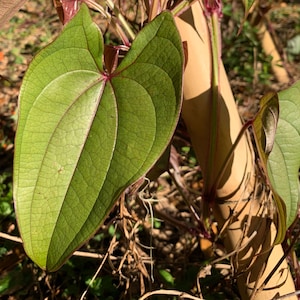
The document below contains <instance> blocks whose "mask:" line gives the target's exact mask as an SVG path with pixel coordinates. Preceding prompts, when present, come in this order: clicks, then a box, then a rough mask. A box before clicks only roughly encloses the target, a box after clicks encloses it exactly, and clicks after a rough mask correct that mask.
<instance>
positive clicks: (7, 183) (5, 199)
mask: <svg viewBox="0 0 300 300" xmlns="http://www.w3.org/2000/svg"><path fill="white" fill-rule="evenodd" d="M12 204H13V203H12V183H11V174H9V173H2V174H0V221H2V220H3V219H4V218H6V217H7V216H9V215H11V214H12V213H13V211H14V210H13V205H12Z"/></svg>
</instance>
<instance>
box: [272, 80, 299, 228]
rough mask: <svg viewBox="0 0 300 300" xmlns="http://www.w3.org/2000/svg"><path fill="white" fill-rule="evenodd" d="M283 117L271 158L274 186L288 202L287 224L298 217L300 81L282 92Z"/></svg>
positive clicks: (281, 111) (286, 202)
mask: <svg viewBox="0 0 300 300" xmlns="http://www.w3.org/2000/svg"><path fill="white" fill-rule="evenodd" d="M278 96H279V103H280V118H279V122H278V126H277V131H276V137H275V143H274V148H273V151H272V152H271V154H270V156H269V160H268V173H269V176H270V180H271V182H272V185H273V186H274V187H275V189H276V191H277V192H278V194H279V195H280V196H281V198H282V199H283V200H284V202H285V205H286V214H287V226H290V225H291V224H292V223H293V222H294V220H295V217H296V216H297V211H298V204H299V199H300V198H299V167H300V117H299V116H300V82H297V83H296V84H294V85H293V86H291V87H290V88H288V89H286V90H284V91H282V92H280V93H279V94H278Z"/></svg>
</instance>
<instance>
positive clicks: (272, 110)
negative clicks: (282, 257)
mask: <svg viewBox="0 0 300 300" xmlns="http://www.w3.org/2000/svg"><path fill="white" fill-rule="evenodd" d="M278 119H279V101H278V96H277V94H274V93H270V94H267V95H266V96H264V97H263V98H262V99H261V101H260V109H259V112H258V113H257V115H256V116H255V119H254V122H253V133H254V137H255V142H256V147H257V152H258V155H259V159H260V166H261V168H262V171H263V174H264V176H265V183H266V184H267V185H268V186H269V187H270V189H271V190H272V193H273V198H274V201H275V204H276V207H277V220H276V221H275V222H276V223H277V236H276V239H275V244H278V243H280V242H282V241H283V239H284V237H285V233H286V207H285V203H284V202H283V200H282V198H281V197H280V195H279V194H278V192H277V189H274V185H273V184H272V181H270V179H269V176H268V175H269V174H268V170H267V169H268V168H267V164H268V158H269V155H270V153H271V151H272V149H273V146H274V142H275V134H276V128H277V123H278Z"/></svg>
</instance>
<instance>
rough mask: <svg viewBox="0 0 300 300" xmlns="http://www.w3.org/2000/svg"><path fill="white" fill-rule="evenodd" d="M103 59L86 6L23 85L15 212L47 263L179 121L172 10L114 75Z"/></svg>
mask: <svg viewBox="0 0 300 300" xmlns="http://www.w3.org/2000/svg"><path fill="white" fill-rule="evenodd" d="M103 61H104V60H103V42H102V36H101V34H100V31H99V30H98V27H97V26H96V25H95V24H94V23H93V22H92V20H91V18H90V16H89V13H88V9H87V7H86V6H85V5H82V7H81V9H80V10H79V12H78V13H77V14H76V16H75V17H74V18H73V19H72V20H71V21H70V22H69V23H68V25H66V27H65V28H64V30H63V32H62V33H61V35H60V36H59V37H58V38H57V39H56V40H55V41H54V42H53V43H52V44H50V45H49V46H48V47H46V48H45V49H44V50H42V51H41V52H40V53H39V54H38V55H37V56H36V57H35V59H34V60H33V62H32V63H31V65H30V67H29V69H28V71H27V73H26V76H25V78H24V82H23V85H22V88H21V93H20V108H19V109H20V116H19V123H18V130H17V136H16V144H15V146H16V148H15V161H14V198H15V205H16V213H17V220H18V224H19V228H20V232H21V236H22V239H23V241H24V246H25V250H26V252H27V254H28V255H29V256H30V257H31V258H32V259H33V260H34V261H35V262H36V263H37V264H38V265H39V266H40V267H42V268H46V269H48V270H50V271H53V270H56V269H57V268H59V267H60V266H61V265H62V263H63V262H64V261H65V260H66V259H67V258H68V257H69V256H70V255H71V254H72V253H73V251H74V250H75V249H76V248H78V247H79V246H80V245H81V244H82V243H84V242H85V241H86V240H87V239H88V238H89V237H90V236H91V235H92V234H93V233H94V232H95V231H96V230H97V228H98V227H99V226H100V224H101V222H102V221H103V220H104V218H105V216H106V215H107V213H108V212H109V211H110V209H111V207H112V205H113V204H114V203H115V201H116V200H117V199H118V197H119V196H120V194H121V193H122V192H123V191H124V190H125V189H126V187H127V186H129V185H130V184H132V183H134V182H135V181H136V180H138V179H139V178H140V177H141V176H143V175H144V174H145V173H146V172H147V171H148V170H149V169H150V168H151V166H152V165H153V164H154V163H155V161H156V160H157V159H158V157H159V156H160V155H161V154H162V153H163V151H164V149H165V148H166V147H167V144H168V142H169V140H170V139H171V136H172V134H173V132H174V129H175V126H176V123H177V120H178V115H179V112H180V105H181V81H182V69H183V53H182V46H181V41H180V36H179V34H178V32H177V29H176V26H175V24H174V21H173V17H172V16H171V14H170V13H169V12H164V13H162V14H161V15H160V16H158V17H157V18H156V19H154V20H153V21H152V22H151V23H150V24H148V25H147V26H145V28H144V29H143V30H142V31H141V32H140V33H139V34H138V36H137V38H136V39H135V41H134V42H133V44H132V47H131V49H130V50H129V52H128V53H127V55H126V56H125V58H124V60H123V61H122V62H121V64H120V65H119V66H118V67H117V69H116V70H115V71H113V72H112V73H111V74H110V73H108V72H107V71H106V70H105V66H103Z"/></svg>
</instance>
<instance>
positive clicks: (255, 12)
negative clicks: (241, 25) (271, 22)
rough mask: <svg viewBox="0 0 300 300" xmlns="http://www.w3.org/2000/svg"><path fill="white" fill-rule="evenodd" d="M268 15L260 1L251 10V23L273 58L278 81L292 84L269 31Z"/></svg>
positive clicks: (266, 50) (272, 61) (264, 47)
mask: <svg viewBox="0 0 300 300" xmlns="http://www.w3.org/2000/svg"><path fill="white" fill-rule="evenodd" d="M265 14H266V13H265V12H263V11H262V10H261V8H260V6H259V1H258V2H256V4H255V5H254V6H253V7H252V8H251V13H250V22H251V24H252V26H254V27H255V28H256V29H257V37H258V39H259V40H260V43H261V46H262V48H263V50H264V52H265V54H266V55H270V56H271V68H272V71H273V74H274V76H275V78H276V80H277V81H278V82H279V83H281V84H287V83H289V82H290V78H289V75H288V72H287V70H286V69H285V68H284V64H283V61H282V58H281V57H280V55H279V52H278V49H277V47H276V45H275V43H274V39H273V37H272V35H271V34H270V31H269V30H268V28H267V26H266V23H267V17H266V15H265Z"/></svg>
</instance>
